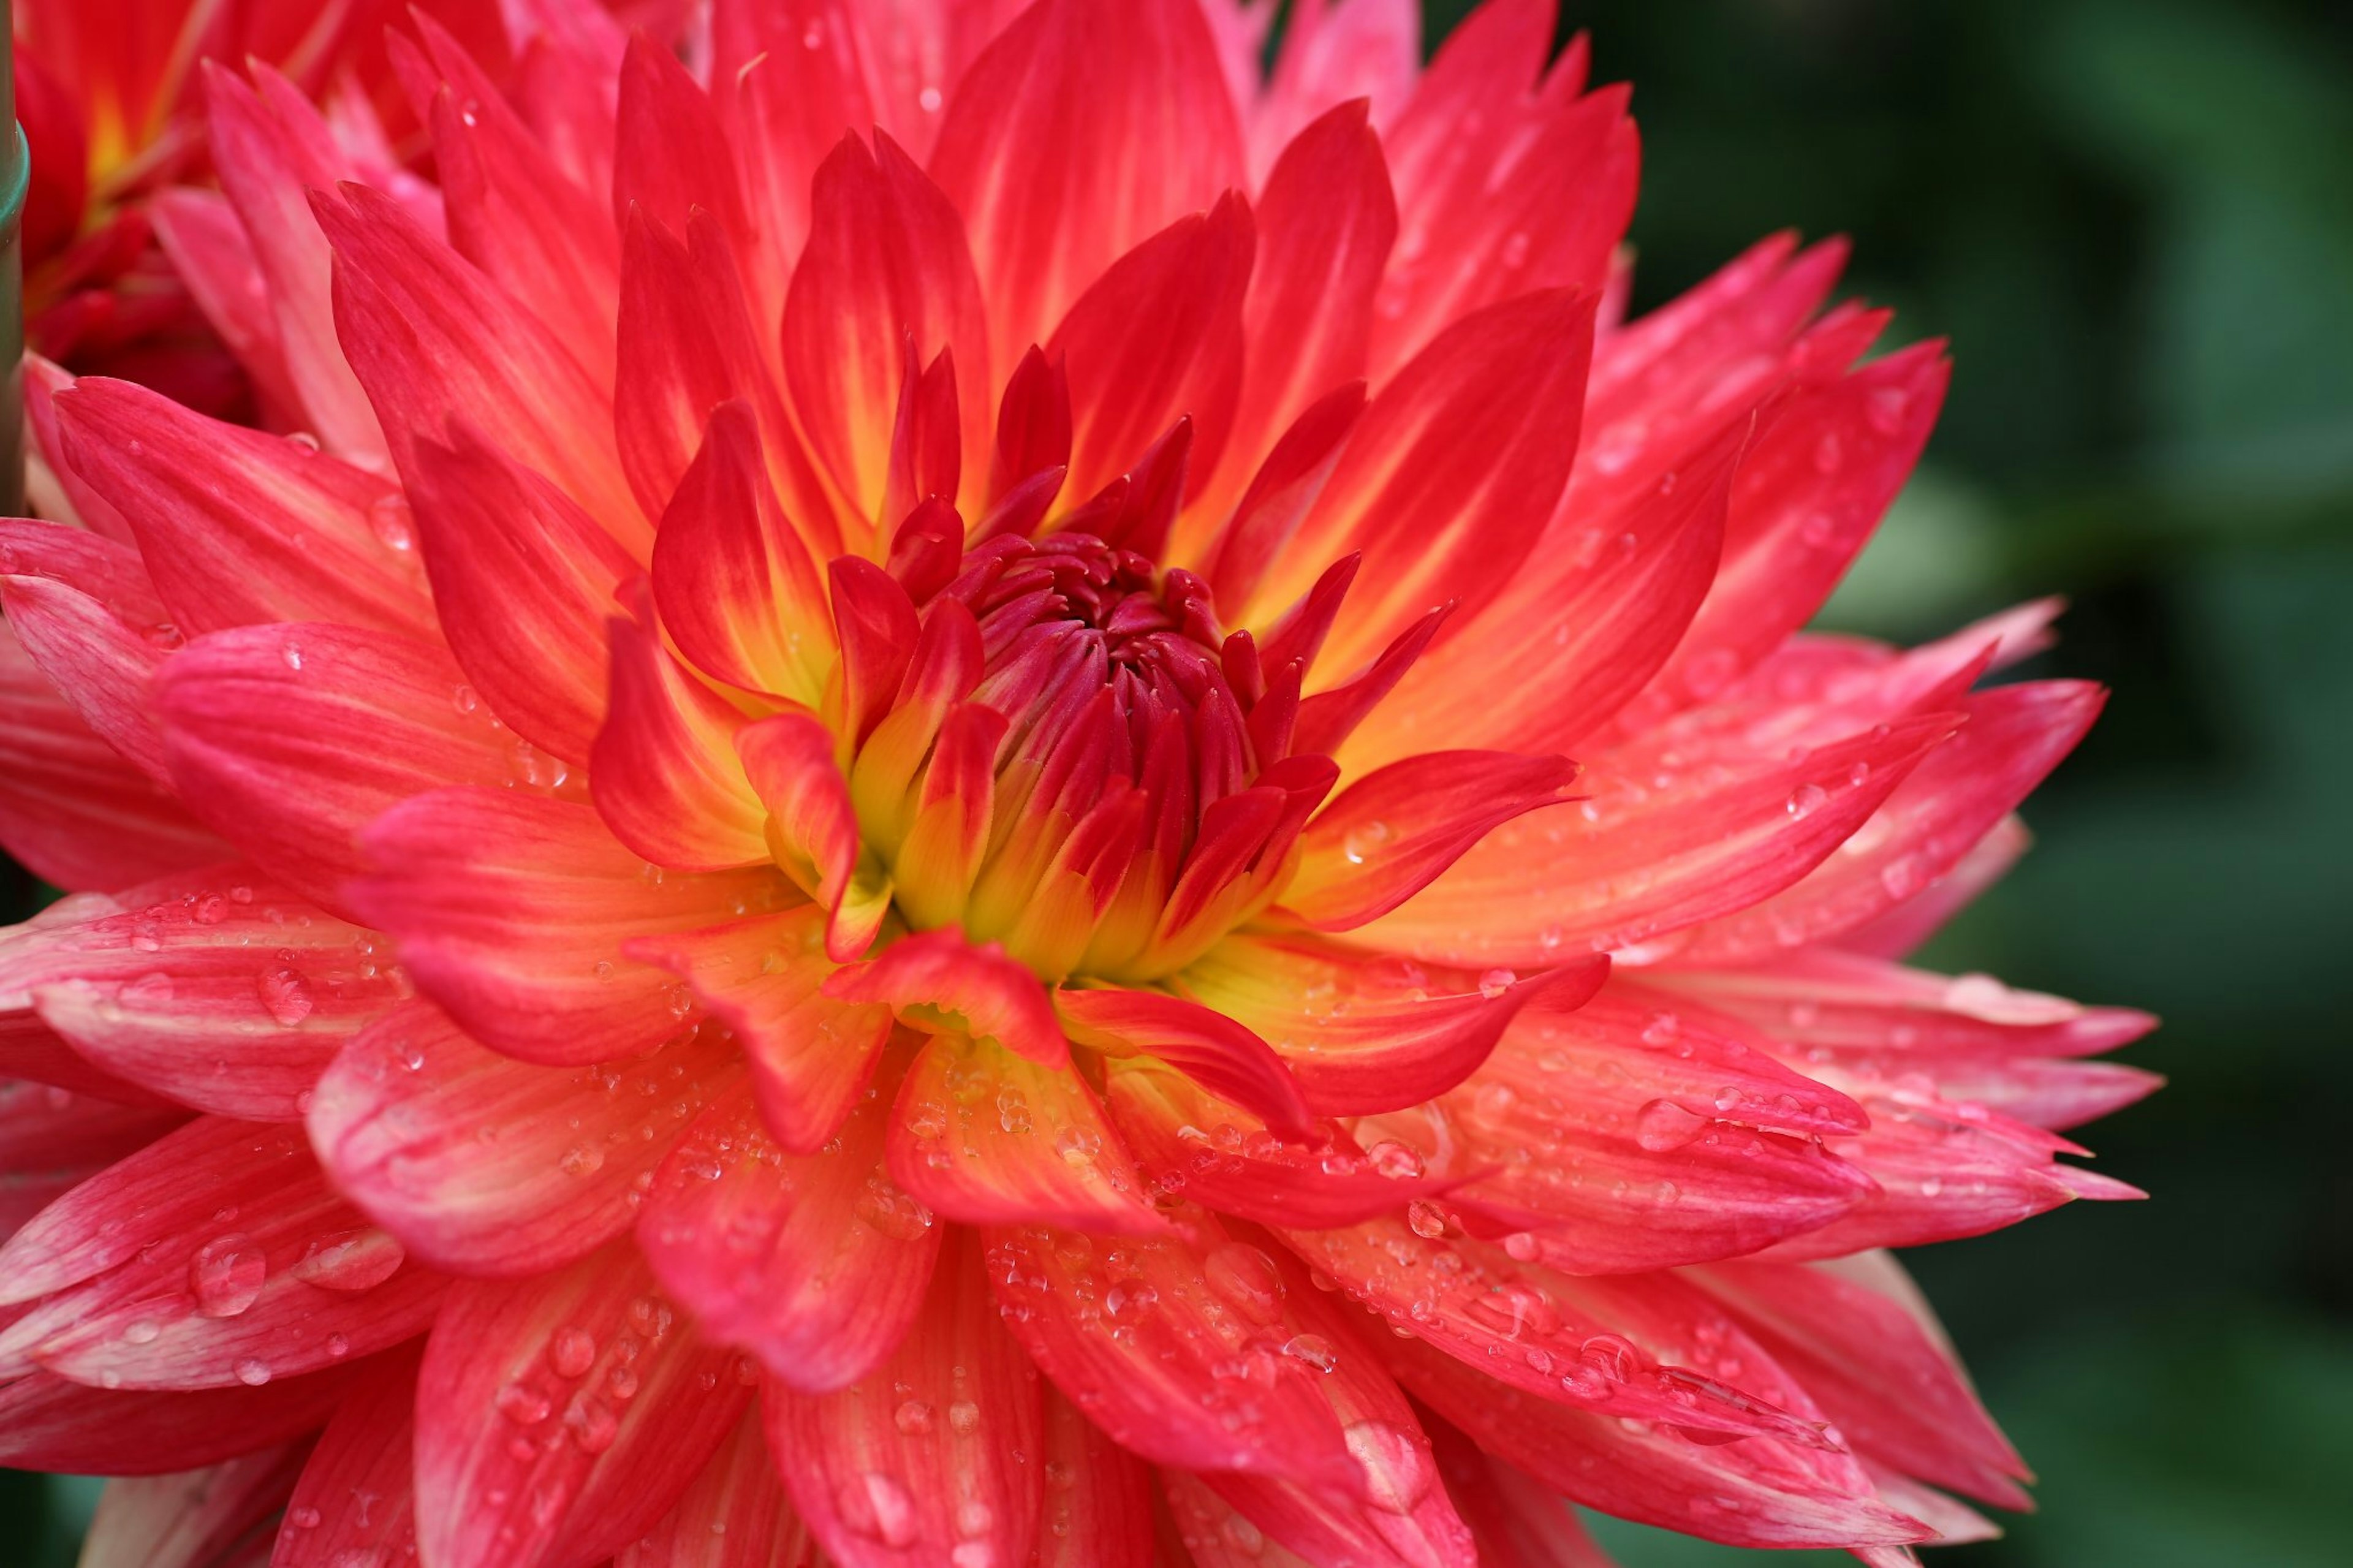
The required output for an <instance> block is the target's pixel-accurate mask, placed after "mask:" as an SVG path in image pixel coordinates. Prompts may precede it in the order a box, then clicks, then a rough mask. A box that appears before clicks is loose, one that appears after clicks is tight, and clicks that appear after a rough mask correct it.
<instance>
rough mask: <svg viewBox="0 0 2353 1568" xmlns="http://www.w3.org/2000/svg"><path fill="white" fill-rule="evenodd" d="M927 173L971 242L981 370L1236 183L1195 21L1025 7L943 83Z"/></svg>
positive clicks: (1209, 59) (1225, 121)
mask: <svg viewBox="0 0 2353 1568" xmlns="http://www.w3.org/2000/svg"><path fill="white" fill-rule="evenodd" d="M931 168H932V174H933V177H934V179H936V180H938V181H939V183H940V185H941V188H943V189H944V190H945V191H946V192H947V194H948V195H949V197H950V198H951V199H953V200H954V201H955V205H956V206H957V207H958V208H959V209H960V210H961V211H962V212H963V213H964V216H965V226H966V228H967V230H968V231H969V233H970V236H971V241H972V254H973V259H974V261H975V263H976V265H977V267H978V268H979V273H980V280H981V285H982V292H983V295H984V297H985V298H986V299H987V300H988V305H989V310H990V317H991V321H990V333H989V336H990V343H991V349H992V353H991V358H992V360H993V361H994V363H998V364H1011V363H1013V362H1014V360H1015V359H1016V358H1018V356H1019V354H1020V353H1021V351H1022V349H1023V348H1025V347H1026V346H1028V345H1029V344H1030V343H1033V342H1043V341H1044V340H1045V337H1046V329H1047V328H1048V326H1049V325H1050V323H1052V322H1054V321H1060V319H1061V317H1062V315H1063V313H1064V311H1065V310H1068V309H1069V307H1070V303H1071V300H1075V299H1077V298H1078V297H1079V295H1080V294H1081V293H1082V291H1083V290H1084V289H1086V287H1087V285H1088V284H1090V283H1092V281H1093V280H1094V279H1095V278H1096V277H1097V276H1098V275H1100V274H1101V273H1102V272H1103V269H1104V268H1106V267H1108V266H1110V265H1111V263H1112V260H1113V258H1115V257H1118V256H1120V255H1123V254H1124V253H1125V252H1126V251H1128V250H1130V249H1131V248H1133V247H1134V246H1135V245H1136V244H1137V243H1138V242H1140V241H1141V240H1142V239H1143V238H1144V237H1145V236H1146V235H1148V234H1152V233H1155V231H1157V230H1159V229H1161V228H1165V227H1166V226H1167V225H1168V224H1169V223H1171V222H1173V221H1174V220H1175V219H1176V218H1177V217H1178V216H1181V215H1183V214H1185V213H1188V212H1199V211H1203V210H1206V209H1207V208H1208V207H1209V206H1210V205H1212V204H1213V203H1215V202H1216V200H1217V198H1218V196H1219V193H1221V192H1223V191H1224V190H1226V189H1227V188H1228V187H1229V186H1235V185H1239V184H1241V183H1242V154H1241V137H1240V131H1239V130H1238V129H1237V127H1236V125H1235V122H1234V111H1233V102H1232V100H1231V99H1230V98H1229V96H1228V94H1227V91H1226V85H1225V81H1224V79H1223V76H1222V75H1221V73H1220V70H1219V64H1218V59H1217V54H1216V48H1215V46H1214V45H1213V43H1212V42H1211V40H1210V37H1209V31H1208V26H1206V25H1205V24H1204V23H1203V21H1202V18H1201V13H1200V10H1199V8H1198V6H1197V5H1194V4H1192V3H1191V0H1138V3H1137V4H1135V5H1123V6H1120V7H1117V8H1116V9H1112V10H1105V9H1103V8H1099V7H1096V6H1093V5H1088V4H1085V3H1084V0H1049V3H1048V4H1045V5H1035V6H1032V7H1031V8H1030V9H1029V10H1028V11H1026V12H1024V13H1023V14H1022V15H1021V16H1020V17H1019V18H1018V20H1017V21H1015V22H1014V23H1013V25H1012V26H1009V27H1008V28H1006V29H1005V31H1004V32H1002V33H1000V34H999V35H997V39H996V41H995V42H994V43H992V44H990V45H989V46H988V47H987V49H985V50H983V51H982V52H981V54H980V57H979V58H977V59H976V60H974V61H973V63H972V67H971V68H970V69H969V70H967V71H966V72H965V75H964V78H963V79H962V80H960V81H959V82H957V84H956V87H955V92H954V94H953V95H952V96H951V97H950V99H949V102H948V106H947V113H946V116H945V118H944V120H943V121H941V125H940V136H939V142H938V143H937V145H936V147H935V149H934V152H933V154H932V163H931Z"/></svg>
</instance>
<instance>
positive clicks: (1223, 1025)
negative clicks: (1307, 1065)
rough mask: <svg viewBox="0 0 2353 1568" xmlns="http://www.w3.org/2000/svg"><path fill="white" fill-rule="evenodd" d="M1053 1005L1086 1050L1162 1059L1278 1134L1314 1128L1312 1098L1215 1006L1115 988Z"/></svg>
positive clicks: (1065, 993)
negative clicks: (1310, 1112) (1309, 1107)
mask: <svg viewBox="0 0 2353 1568" xmlns="http://www.w3.org/2000/svg"><path fill="white" fill-rule="evenodd" d="M1054 1006H1055V1010H1056V1011H1057V1012H1058V1013H1060V1016H1061V1018H1062V1021H1063V1024H1064V1026H1066V1027H1067V1028H1068V1029H1069V1030H1070V1032H1071V1037H1072V1038H1073V1039H1076V1040H1077V1041H1078V1042H1079V1043H1080V1044H1082V1045H1084V1046H1090V1047H1093V1048H1094V1049H1096V1050H1098V1051H1102V1052H1104V1053H1105V1054H1107V1055H1110V1056H1113V1057H1157V1058H1160V1059H1161V1060H1162V1061H1164V1062H1166V1063H1168V1064H1169V1065H1170V1066H1172V1067H1174V1068H1178V1069H1179V1070H1180V1071H1182V1072H1184V1073H1185V1074H1186V1075H1187V1077H1189V1078H1191V1079H1194V1080H1195V1081H1197V1082H1198V1083H1199V1084H1200V1085H1201V1087H1202V1088H1204V1089H1208V1090H1209V1091H1210V1092H1211V1093H1213V1094H1218V1095H1221V1096H1223V1097H1224V1098H1226V1099H1228V1100H1232V1101H1233V1102H1234V1103H1235V1104H1237V1105H1240V1106H1242V1107H1244V1108H1245V1109H1247V1110H1249V1111H1250V1112H1251V1113H1252V1114H1253V1115H1256V1116H1259V1117H1261V1118H1263V1119H1264V1121H1266V1123H1267V1125H1269V1126H1270V1127H1272V1128H1273V1129H1275V1130H1276V1131H1279V1132H1286V1133H1296V1132H1303V1131H1306V1129H1307V1125H1308V1122H1309V1120H1310V1118H1309V1115H1308V1110H1307V1101H1306V1098H1305V1096H1304V1094H1303V1092H1302V1090H1301V1089H1300V1086H1299V1084H1298V1083H1297V1082H1296V1081H1294V1080H1293V1078H1292V1076H1291V1070H1290V1068H1288V1067H1287V1066H1285V1065H1284V1063H1283V1060H1282V1058H1281V1057H1279V1056H1278V1055H1276V1054H1275V1052H1274V1050H1273V1049H1272V1048H1271V1047H1269V1046H1268V1045H1267V1043H1266V1042H1265V1041H1264V1040H1262V1039H1260V1038H1259V1037H1257V1036H1256V1035H1254V1034H1252V1033H1251V1032H1250V1028H1249V1027H1248V1026H1246V1025H1244V1024H1241V1023H1239V1022H1237V1021H1236V1020H1235V1019H1233V1018H1230V1017H1229V1016H1226V1015H1225V1014H1223V1013H1221V1012H1219V1011H1217V1010H1216V1009H1214V1008H1209V1007H1204V1006H1202V1005H1200V1004H1199V1003H1198V1002H1188V1001H1187V1000H1185V999H1184V998H1182V997H1178V996H1169V995H1165V994H1162V993H1160V992H1156V991H1129V990H1124V989H1119V988H1113V987H1106V988H1104V989H1102V990H1088V991H1078V990H1061V991H1057V992H1056V993H1055V994H1054Z"/></svg>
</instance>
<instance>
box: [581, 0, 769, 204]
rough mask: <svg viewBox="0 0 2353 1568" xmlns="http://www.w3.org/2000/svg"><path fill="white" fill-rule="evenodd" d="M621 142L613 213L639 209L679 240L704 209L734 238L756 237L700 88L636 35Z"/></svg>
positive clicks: (730, 157) (621, 105)
mask: <svg viewBox="0 0 2353 1568" xmlns="http://www.w3.org/2000/svg"><path fill="white" fill-rule="evenodd" d="M618 99H619V102H618V105H617V114H616V124H615V128H614V136H613V151H614V160H613V211H614V217H615V219H616V220H617V221H625V220H626V219H627V217H628V213H629V209H630V208H631V207H633V206H634V207H642V208H644V209H645V213H646V216H649V217H650V218H651V219H653V221H654V222H656V223H659V224H660V225H662V226H664V227H666V228H668V229H670V231H671V232H672V233H677V232H680V231H682V230H683V229H684V228H685V227H686V224H687V218H688V215H689V214H691V212H693V211H694V210H695V209H696V208H698V207H700V208H702V210H704V211H706V212H709V213H711V214H712V215H713V216H716V217H717V218H718V219H719V220H720V223H721V225H722V226H723V227H724V228H725V229H726V231H727V232H728V234H729V235H731V236H737V237H748V232H749V230H750V227H751V221H750V217H749V215H748V214H747V213H746V212H745V210H744V193H743V187H742V185H741V184H739V183H738V182H737V180H736V177H735V158H734V153H733V149H732V148H731V147H730V146H729V145H728V141H727V133H726V132H725V131H724V130H723V128H722V126H721V125H720V122H719V116H718V111H717V110H715V109H714V108H713V107H712V102H711V100H710V98H709V96H708V95H707V94H705V93H704V91H703V90H702V86H701V84H700V83H698V82H696V80H695V79H694V78H693V77H692V76H691V75H690V74H689V73H688V71H687V68H686V67H685V66H684V64H682V63H681V61H680V59H679V58H678V56H677V55H676V54H674V53H672V52H671V51H670V49H669V48H667V47H664V46H663V45H661V44H659V43H657V42H655V40H654V38H653V37H652V36H651V35H650V34H648V33H646V32H643V31H637V32H633V33H631V34H630V36H629V40H628V45H627V47H626V48H625V50H624V52H623V54H622V58H621V79H620V90H619V93H618Z"/></svg>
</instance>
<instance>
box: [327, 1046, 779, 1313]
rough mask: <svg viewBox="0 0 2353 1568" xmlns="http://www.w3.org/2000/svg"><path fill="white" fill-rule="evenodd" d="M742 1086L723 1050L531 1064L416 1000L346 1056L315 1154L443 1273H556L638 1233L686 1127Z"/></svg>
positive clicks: (333, 1072)
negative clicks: (641, 1206) (644, 1207)
mask: <svg viewBox="0 0 2353 1568" xmlns="http://www.w3.org/2000/svg"><path fill="white" fill-rule="evenodd" d="M740 1081H741V1074H740V1071H739V1069H738V1068H737V1067H736V1064H735V1060H734V1053H733V1050H732V1049H731V1048H730V1047H729V1046H728V1044H727V1043H726V1042H725V1041H723V1040H700V1039H692V1040H688V1041H686V1042H684V1043H682V1044H680V1045H677V1046H673V1047H670V1048H669V1049H667V1050H662V1051H657V1052H655V1053H654V1054H653V1055H651V1056H648V1057H642V1058H638V1059H637V1060H634V1061H630V1062H626V1063H622V1064H620V1065H618V1066H615V1067H607V1068H593V1069H589V1070H586V1071H582V1070H580V1069H577V1068H543V1067H533V1066H529V1065H526V1064H524V1063H522V1062H518V1061H514V1060H512V1059H510V1058H506V1057H502V1056H500V1055H498V1054H497V1053H495V1052H493V1051H490V1050H486V1049H484V1048H483V1047H481V1046H480V1045H477V1044H476V1043H475V1042H474V1041H472V1040H470V1039H468V1038H467V1037H465V1036H464V1035H463V1034H460V1033H459V1031H458V1029H457V1028H456V1026H453V1025H452V1024H451V1023H450V1022H449V1020H448V1017H446V1016H444V1015H443V1014H442V1013H441V1012H440V1010H439V1009H438V1008H436V1007H434V1006H433V1005H431V1004H430V1003H427V1002H410V1003H407V1004H406V1005H403V1006H402V1007H401V1008H400V1009H399V1010H398V1011H396V1012H395V1013H393V1014H391V1015H389V1016H386V1017H385V1019H384V1020H383V1021H382V1022H381V1023H379V1024H377V1025H375V1026H374V1027H372V1028H369V1029H367V1030H364V1031H363V1032H362V1033H361V1034H360V1035H359V1036H358V1037H355V1038H354V1039H353V1041H352V1042H351V1043H350V1044H349V1045H347V1046H345V1047H343V1052H342V1054H341V1055H339V1056H338V1057H337V1058H335V1064H334V1066H333V1067H332V1068H329V1069H328V1071H327V1074H326V1076H325V1077H324V1078H322V1079H321V1080H320V1082H319V1089H318V1092H317V1095H316V1097H315V1098H314V1099H313V1100H312V1101H311V1109H310V1136H311V1147H312V1148H313V1149H314V1150H316V1151H317V1152H318V1155H319V1159H320V1162H321V1163H322V1164H324V1165H325V1166H326V1168H327V1169H328V1171H329V1172H331V1173H332V1174H333V1176H334V1179H335V1183H336V1185H337V1186H338V1187H339V1188H340V1189H341V1190H342V1191H343V1192H344V1193H346V1194H349V1195H350V1196H351V1198H352V1201H353V1202H354V1203H356V1204H357V1205H359V1206H360V1207H361V1208H363V1209H364V1210H366V1211H367V1214H368V1215H369V1217H370V1218H372V1219H374V1220H375V1222H376V1223H377V1224H378V1225H381V1226H384V1227H385V1229H386V1230H388V1231H390V1232H392V1233H393V1234H394V1235H395V1236H397V1237H400V1239H401V1241H402V1242H403V1243H404V1244H405V1245H406V1247H407V1248H408V1249H409V1250H410V1251H411V1252H413V1253H415V1254H416V1255H417V1257H418V1258H422V1259H424V1260H425V1261H427V1262H428V1263H430V1264H432V1265H434V1266H435V1267H436V1268H448V1269H451V1270H453V1271H456V1272H459V1273H463V1274H467V1275H470V1276H477V1277H479V1276H485V1275H487V1276H495V1277H505V1276H512V1275H520V1274H533V1273H537V1272H540V1271H542V1270H544V1269H549V1268H561V1267H563V1266H564V1265H565V1264H568V1263H570V1262H571V1261H573V1260H574V1259H575V1258H580V1257H583V1256H585V1255H586V1254H587V1253H590V1252H593V1251H595V1250H596V1248H597V1247H602V1246H603V1245H604V1244H605V1243H606V1242H607V1241H610V1240H611V1239H612V1238H613V1237H616V1236H618V1235H619V1234H621V1232H623V1231H625V1230H627V1229H628V1227H629V1225H630V1222H631V1221H632V1220H633V1219H634V1218H635V1217H636V1215H637V1209H638V1203H639V1202H640V1201H641V1198H642V1184H643V1183H645V1182H646V1181H648V1180H649V1179H650V1178H651V1175H652V1173H653V1171H654V1168H655V1167H656V1166H657V1165H659V1163H661V1160H662V1157H663V1156H664V1155H665V1154H666V1153H668V1152H669V1151H670V1145H671V1144H672V1143H673V1142H676V1141H677V1139H678V1138H679V1136H680V1135H681V1133H682V1132H684V1131H685V1130H686V1126H687V1123H688V1120H689V1119H690V1118H691V1117H692V1116H693V1115H694V1114H695V1112H696V1111H698V1110H701V1109H702V1107H703V1106H704V1105H706V1104H708V1103H710V1102H711V1101H712V1100H714V1099H715V1098H717V1097H718V1096H720V1095H722V1094H724V1093H726V1092H728V1091H729V1090H730V1089H732V1088H733V1086H734V1085H735V1084H736V1083H738V1082H740Z"/></svg>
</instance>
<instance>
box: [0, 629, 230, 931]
mask: <svg viewBox="0 0 2353 1568" xmlns="http://www.w3.org/2000/svg"><path fill="white" fill-rule="evenodd" d="M0 763H5V766H0V841H5V844H6V846H7V848H8V852H9V853H10V854H11V855H14V856H15V857H16V858H17V859H18V860H20V861H22V862H23V863H24V865H25V866H26V868H27V869H29V870H31V871H32V872H33V873H34V874H35V875H36V876H37V877H39V878H40V879H42V880H44V881H47V882H52V883H55V884H56V885H58V887H61V888H69V889H71V888H121V887H126V886H129V885H131V884H132V883H136V882H143V881H146V880H148V879H151V878H153V877H158V876H162V875H163V874H164V873H166V872H169V871H175V870H184V869H186V868H190V867H195V866H208V865H213V864H216V863H217V862H219V861H221V860H225V859H227V858H230V857H231V855H232V853H233V852H232V851H231V850H230V849H229V847H228V846H227V845H226V844H223V843H222V842H221V841H220V840H219V839H217V838H216V837H213V836H212V835H211V834H210V833H208V832H206V830H205V829H204V828H202V827H200V826H197V824H196V823H195V821H194V820H193V819H191V818H190V816H188V814H187V812H186V811H185V809H184V808H183V807H182V806H181V805H180V804H179V803H178V802H177V801H175V800H174V799H173V798H172V797H171V796H170V795H166V794H165V793H164V791H163V790H162V789H160V788H158V787H157V786H156V784H155V782H154V781H153V779H151V778H149V777H148V776H147V775H146V774H145V773H141V772H140V771H139V770H138V769H137V768H135V767H133V766H132V764H131V763H128V762H126V761H124V760H123V757H122V754H121V752H117V751H116V750H115V749H114V748H113V747H111V746H110V745H108V744H107V743H106V742H104V741H101V740H100V739H99V738H98V737H97V736H96V735H94V734H92V733H91V732H90V726H89V725H87V724H85V723H83V722H82V721H81V719H80V718H79V716H78V715H76V714H75V712H74V711H73V710H72V709H70V708H69V707H67V706H66V702H65V699H64V698H62V697H60V696H58V689H57V688H56V687H55V686H53V685H51V684H50V683H49V679H48V677H47V676H45V675H43V674H42V673H41V672H40V669H39V668H37V666H36V665H35V664H34V663H33V661H32V658H30V656H28V655H27V654H26V652H25V649H24V645H23V644H21V643H20V642H18V641H17V640H16V633H15V632H13V631H11V630H10V629H8V627H6V626H5V625H0Z"/></svg>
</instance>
